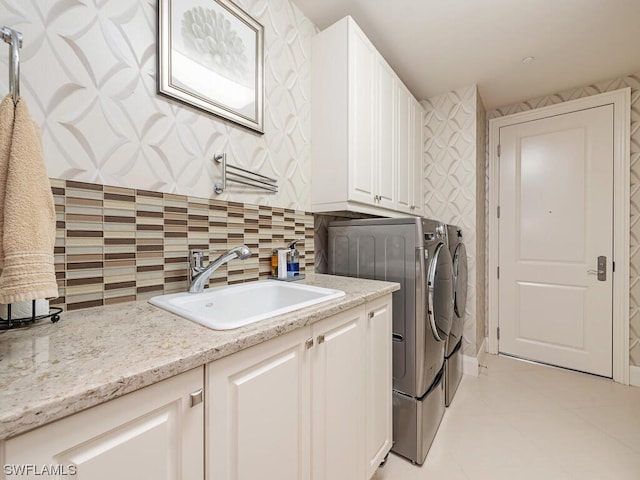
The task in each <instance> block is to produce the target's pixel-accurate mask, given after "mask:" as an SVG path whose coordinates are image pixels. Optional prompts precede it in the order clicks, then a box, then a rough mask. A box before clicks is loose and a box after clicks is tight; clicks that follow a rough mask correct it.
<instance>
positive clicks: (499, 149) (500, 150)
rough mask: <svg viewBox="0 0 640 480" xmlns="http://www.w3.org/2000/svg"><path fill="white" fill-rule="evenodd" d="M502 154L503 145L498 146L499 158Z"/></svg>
mask: <svg viewBox="0 0 640 480" xmlns="http://www.w3.org/2000/svg"><path fill="white" fill-rule="evenodd" d="M501 153H502V148H501V145H500V144H498V157H499V156H500V154H501Z"/></svg>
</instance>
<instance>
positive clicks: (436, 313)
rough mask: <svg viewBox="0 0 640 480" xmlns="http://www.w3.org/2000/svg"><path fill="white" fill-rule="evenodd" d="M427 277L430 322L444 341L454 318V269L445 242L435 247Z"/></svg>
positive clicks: (432, 328)
mask: <svg viewBox="0 0 640 480" xmlns="http://www.w3.org/2000/svg"><path fill="white" fill-rule="evenodd" d="M427 278H428V281H429V289H428V292H429V293H428V297H429V298H428V299H427V300H428V305H427V308H428V312H429V323H430V324H431V330H432V333H433V336H434V337H435V339H436V340H438V341H439V342H444V341H445V340H446V339H447V337H448V336H449V332H450V331H451V321H452V318H453V270H452V261H451V254H450V253H449V249H448V248H447V246H446V245H445V244H443V243H440V244H438V246H437V247H436V248H435V253H434V255H433V257H432V258H431V262H430V263H429V275H428V277H427Z"/></svg>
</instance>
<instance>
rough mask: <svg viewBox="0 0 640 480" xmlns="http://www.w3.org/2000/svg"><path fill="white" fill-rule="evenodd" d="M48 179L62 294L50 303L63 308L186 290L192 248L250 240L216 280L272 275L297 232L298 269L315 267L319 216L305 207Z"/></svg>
mask: <svg viewBox="0 0 640 480" xmlns="http://www.w3.org/2000/svg"><path fill="white" fill-rule="evenodd" d="M51 185H52V191H53V196H54V200H55V205H56V214H57V235H56V247H55V265H56V273H57V278H58V287H59V294H60V298H58V299H57V300H54V301H52V304H54V305H58V306H62V307H63V308H65V309H66V310H75V309H79V308H86V307H93V306H99V305H108V304H112V303H120V302H127V301H131V300H146V299H148V298H150V297H152V296H154V295H161V294H165V293H174V292H180V291H184V290H186V289H187V282H188V280H187V274H188V253H189V250H190V249H203V250H215V251H217V252H219V253H221V252H222V251H224V250H226V249H228V248H231V247H233V246H235V245H239V244H246V245H247V246H248V247H249V248H250V249H251V250H252V252H253V253H254V254H253V255H252V256H251V258H249V259H247V260H244V261H240V260H238V261H232V262H230V263H228V264H226V265H224V266H222V267H220V268H219V269H218V270H217V271H216V272H215V273H214V275H213V276H212V278H211V279H210V284H211V285H215V284H227V283H229V284H233V283H240V282H244V281H249V280H258V279H264V278H267V277H268V276H269V274H270V272H271V251H272V249H273V248H278V247H281V246H283V245H285V243H287V242H288V241H290V240H292V239H294V238H302V239H304V242H300V243H299V244H298V250H299V251H300V270H301V272H304V271H313V269H314V220H313V215H312V214H310V213H307V212H304V211H299V210H292V209H287V208H279V207H271V206H262V205H251V204H243V203H237V202H227V201H221V200H213V199H207V198H198V197H188V196H184V195H175V194H170V193H161V192H154V191H147V190H136V189H131V188H123V187H111V186H107V185H100V184H93V183H83V182H76V181H71V180H59V179H51ZM214 255H215V254H214ZM205 260H206V259H205Z"/></svg>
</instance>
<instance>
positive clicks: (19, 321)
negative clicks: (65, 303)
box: [0, 300, 62, 330]
mask: <svg viewBox="0 0 640 480" xmlns="http://www.w3.org/2000/svg"><path fill="white" fill-rule="evenodd" d="M60 313H62V308H60V307H51V306H50V307H49V313H48V314H46V315H36V301H35V300H32V301H31V316H30V317H22V318H11V304H8V305H7V318H2V317H1V316H0V330H10V329H12V328H21V327H26V326H29V325H31V324H34V323H35V322H37V321H38V320H44V319H45V318H50V319H51V323H56V322H57V321H58V320H60Z"/></svg>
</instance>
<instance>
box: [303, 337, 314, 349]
mask: <svg viewBox="0 0 640 480" xmlns="http://www.w3.org/2000/svg"><path fill="white" fill-rule="evenodd" d="M304 347H305V348H306V349H307V350H309V349H310V348H311V347H313V338H307V340H306V342H304Z"/></svg>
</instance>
